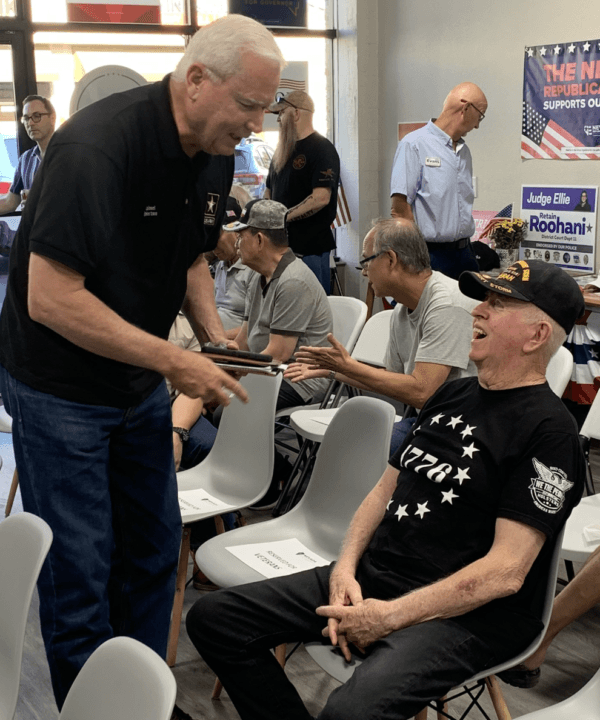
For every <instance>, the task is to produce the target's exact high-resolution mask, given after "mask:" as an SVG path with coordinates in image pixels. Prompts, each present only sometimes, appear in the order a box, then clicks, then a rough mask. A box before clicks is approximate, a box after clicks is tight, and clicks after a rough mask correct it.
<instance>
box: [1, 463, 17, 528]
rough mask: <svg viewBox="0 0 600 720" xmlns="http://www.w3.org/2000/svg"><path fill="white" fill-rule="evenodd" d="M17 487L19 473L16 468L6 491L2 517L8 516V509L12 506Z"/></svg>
mask: <svg viewBox="0 0 600 720" xmlns="http://www.w3.org/2000/svg"><path fill="white" fill-rule="evenodd" d="M18 487H19V474H18V472H17V470H16V469H15V472H14V473H13V479H12V483H11V486H10V490H9V491H8V498H7V500H6V507H5V508H4V517H8V516H9V515H10V511H11V510H12V506H13V503H14V501H15V495H16V494H17V488H18Z"/></svg>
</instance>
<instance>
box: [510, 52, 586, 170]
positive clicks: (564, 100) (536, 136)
mask: <svg viewBox="0 0 600 720" xmlns="http://www.w3.org/2000/svg"><path fill="white" fill-rule="evenodd" d="M521 157H522V158H523V159H525V160H530V159H532V158H537V159H542V160H599V159H600V40H585V41H579V42H565V43H557V44H556V45H551V44H548V45H536V46H532V47H526V48H525V71H524V77H523V116H522V134H521Z"/></svg>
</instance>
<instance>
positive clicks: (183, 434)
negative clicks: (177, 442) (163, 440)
mask: <svg viewBox="0 0 600 720" xmlns="http://www.w3.org/2000/svg"><path fill="white" fill-rule="evenodd" d="M173 432H174V433H177V434H178V435H179V437H180V438H181V442H182V443H184V442H187V441H188V440H189V439H190V431H189V430H186V429H185V428H180V427H174V428H173Z"/></svg>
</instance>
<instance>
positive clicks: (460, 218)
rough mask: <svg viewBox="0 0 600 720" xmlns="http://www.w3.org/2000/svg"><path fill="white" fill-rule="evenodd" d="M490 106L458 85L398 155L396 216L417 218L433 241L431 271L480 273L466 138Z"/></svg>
mask: <svg viewBox="0 0 600 720" xmlns="http://www.w3.org/2000/svg"><path fill="white" fill-rule="evenodd" d="M487 105H488V104H487V99H486V97H485V95H484V94H483V92H482V90H481V89H480V88H479V87H477V85H474V84H473V83H470V82H465V83H461V84H460V85H457V86H456V87H455V88H453V89H452V90H451V91H450V93H449V94H448V97H447V98H446V100H445V102H444V107H443V108H442V112H441V114H440V116H439V117H438V118H436V119H433V120H430V121H429V122H428V123H427V125H425V126H424V127H422V128H420V129H419V130H415V131H414V132H412V133H409V134H408V135H406V136H405V137H404V138H403V139H402V140H401V141H400V143H399V144H398V148H397V150H396V155H395V157H394V165H393V168H392V182H391V190H390V194H391V197H392V217H398V218H406V219H407V220H413V221H414V222H415V223H416V224H417V225H418V227H419V229H420V230H421V232H422V233H423V236H424V237H425V241H426V242H427V247H428V249H429V255H430V257H431V267H432V268H433V269H434V270H439V271H440V272H443V273H444V274H445V275H448V276H449V277H453V278H455V279H458V277H459V275H460V273H461V272H462V271H463V270H477V269H478V265H477V260H476V259H475V255H474V253H473V250H472V249H471V241H470V238H471V236H472V235H473V233H474V232H475V223H474V221H473V216H472V215H471V210H472V207H473V199H474V193H473V181H472V175H473V165H472V161H471V153H470V152H469V148H468V147H467V145H466V143H465V141H464V136H465V135H466V134H467V133H468V132H470V131H471V130H473V129H474V128H478V127H479V123H480V122H481V121H482V120H483V118H484V117H485V112H486V110H487Z"/></svg>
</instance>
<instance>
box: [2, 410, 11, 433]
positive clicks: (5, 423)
mask: <svg viewBox="0 0 600 720" xmlns="http://www.w3.org/2000/svg"><path fill="white" fill-rule="evenodd" d="M0 432H3V433H10V432H12V418H11V416H10V415H9V414H8V413H7V412H6V410H5V409H4V405H0Z"/></svg>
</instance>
